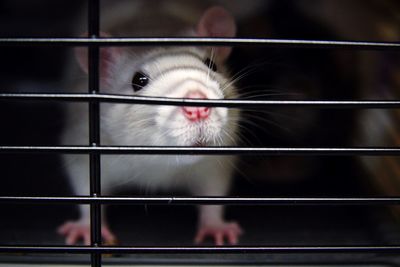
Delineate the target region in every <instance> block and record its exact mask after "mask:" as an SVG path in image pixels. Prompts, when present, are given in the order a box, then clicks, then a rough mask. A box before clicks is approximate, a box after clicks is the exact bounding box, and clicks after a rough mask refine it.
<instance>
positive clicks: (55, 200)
mask: <svg viewBox="0 0 400 267" xmlns="http://www.w3.org/2000/svg"><path fill="white" fill-rule="evenodd" d="M88 6H89V13H88V27H89V37H88V38H0V46H16V45H27V46H37V45H39V46H40V45H51V46H57V45H61V46H86V47H88V48H89V58H88V59H89V86H88V87H89V92H88V94H26V93H24V94H12V93H8V94H7V93H3V94H0V100H10V99H13V100H38V101H80V102H87V103H88V104H89V110H90V111H89V118H90V119H89V121H90V137H89V139H90V141H89V145H88V146H79V147H78V146H56V147H55V146H52V147H43V146H0V153H79V154H89V155H90V183H91V187H90V196H86V197H12V196H11V197H0V204H4V203H17V204H21V203H34V204H42V203H46V204H60V203H61V204H62V203H69V204H89V205H90V206H91V234H92V242H91V246H89V247H82V246H78V247H70V246H1V245H0V252H13V253H14V252H27V253H90V254H91V265H92V266H101V255H102V254H103V253H292V252H294V253H338V252H345V253H350V252H352V253H366V252H373V253H397V254H399V253H400V246H336V247H332V246H325V247H324V246H318V247H315V246H300V247H272V246H271V247H262V246H258V247H104V246H102V245H101V220H100V219H101V214H100V212H101V205H102V204H134V205H139V204H157V205H198V204H221V205H400V197H382V198H233V197H129V198H128V197H126V198H124V197H103V196H101V194H100V193H101V188H100V178H101V177H100V176H101V173H100V155H101V154H203V155H211V154H223V155H225V154H226V155H228V154H240V155H246V154H263V155H374V156H381V155H393V156H399V155H400V148H239V147H194V148H192V147H104V146H101V145H100V131H99V127H100V125H99V123H100V122H99V121H100V120H99V104H100V102H112V103H141V104H153V105H187V104H191V105H193V106H200V105H202V106H219V107H232V108H234V107H250V108H258V107H268V106H273V107H274V106H281V107H294V106H296V107H298V106H302V107H307V108H355V109H359V108H383V109H389V108H399V107H400V101H375V100H372V101H371V100H364V101H361V100H360V101H297V100H296V101H282V100H278V101H274V100H236V99H228V100H198V99H170V98H158V97H140V96H122V95H106V94H101V93H99V48H100V47H101V46H145V45H180V46H189V45H190V46H192V45H203V46H206V45H211V44H212V45H221V46H223V45H230V46H263V47H283V48H310V49H311V48H312V49H315V48H319V49H338V48H340V49H361V50H385V51H393V50H395V51H399V50H400V44H399V43H391V42H354V41H327V40H288V39H279V40H277V39H254V38H246V39H245V38H102V37H100V36H99V19H100V14H99V0H88Z"/></svg>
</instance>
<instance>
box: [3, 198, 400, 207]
mask: <svg viewBox="0 0 400 267" xmlns="http://www.w3.org/2000/svg"><path fill="white" fill-rule="evenodd" d="M8 203H14V204H93V203H95V204H110V205H121V204H128V205H144V204H146V205H269V206H272V205H274V206H276V205H287V206H309V205H310V206H311V205H334V206H344V205H352V206H361V205H368V206H383V205H400V197H358V198H357V197H273V198H271V197H89V196H87V197H85V196H76V197H16V196H0V204H8Z"/></svg>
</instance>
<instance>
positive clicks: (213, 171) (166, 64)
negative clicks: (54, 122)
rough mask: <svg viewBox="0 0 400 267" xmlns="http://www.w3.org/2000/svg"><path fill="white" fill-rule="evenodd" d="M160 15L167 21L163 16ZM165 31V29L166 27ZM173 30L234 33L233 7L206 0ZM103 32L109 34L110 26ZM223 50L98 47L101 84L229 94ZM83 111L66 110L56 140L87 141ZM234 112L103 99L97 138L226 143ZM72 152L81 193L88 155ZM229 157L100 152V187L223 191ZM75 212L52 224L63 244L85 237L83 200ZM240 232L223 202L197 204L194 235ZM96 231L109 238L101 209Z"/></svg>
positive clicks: (114, 88)
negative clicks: (190, 21) (194, 18)
mask: <svg viewBox="0 0 400 267" xmlns="http://www.w3.org/2000/svg"><path fill="white" fill-rule="evenodd" d="M163 18H164V19H166V21H168V18H167V17H163ZM163 18H156V20H158V21H162V19H163ZM174 19H176V18H174ZM161 23H162V22H161ZM132 27H135V24H133V25H132ZM160 27H161V28H162V26H160ZM106 30H107V29H106ZM158 30H159V29H158ZM171 33H172V31H171V30H169V31H168V32H167V33H165V34H167V35H170V34H171ZM118 34H120V33H117V35H118ZM172 34H175V35H182V34H185V35H186V36H200V37H234V36H235V34H236V26H235V22H234V19H233V17H232V15H231V14H230V13H229V12H227V11H226V10H225V9H224V8H222V7H211V8H209V9H207V10H206V11H205V12H204V13H203V15H202V16H201V18H200V19H199V20H198V22H197V25H193V26H192V28H191V29H190V28H187V26H182V27H180V28H178V29H175V33H172ZM105 35H107V36H113V35H114V33H113V32H107V33H105ZM75 51H76V56H77V59H78V62H79V65H80V67H81V69H82V70H84V71H85V72H87V49H85V48H77V49H76V50H75ZM230 52H231V48H230V47H213V48H210V47H164V48H159V47H157V48H155V47H132V48H126V47H124V48H117V47H105V48H102V49H101V52H100V75H101V85H100V86H101V88H100V90H101V92H103V93H112V94H127V95H141V96H160V97H173V98H201V99H226V98H236V97H237V95H236V90H235V88H234V87H233V84H232V81H231V80H230V79H229V78H228V77H227V74H226V71H225V68H224V62H225V60H226V59H227V57H228V56H229V54H230ZM85 87H87V83H86V82H83V83H81V84H78V85H77V87H76V88H75V89H77V88H85ZM86 112H87V106H86V107H83V106H81V107H79V108H76V107H74V108H73V109H72V108H71V109H70V110H69V111H68V118H67V125H66V129H65V132H64V134H63V143H66V144H77V142H78V143H80V144H87V139H85V138H84V137H86V138H87V135H88V119H87V113H86ZM239 115H240V114H239V110H237V109H228V108H220V107H215V108H213V107H210V108H208V107H179V106H162V105H142V104H102V105H101V124H100V125H101V144H102V145H123V146H135V145H144V146H146V145H149V146H151V145H156V146H230V145H234V144H235V140H236V139H237V138H236V132H237V124H238V118H239ZM78 157H79V156H76V157H74V156H71V155H70V156H68V155H66V156H64V160H65V163H66V164H65V165H66V170H67V174H68V176H69V179H70V181H71V184H72V187H73V190H74V191H75V193H76V194H77V195H87V194H88V192H89V178H88V176H89V172H88V166H89V159H88V157H87V156H84V157H83V156H80V157H79V160H78V161H76V160H75V161H74V163H71V160H73V159H76V158H78ZM234 163H235V157H234V156H182V155H181V156H179V155H121V156H118V157H115V156H114V157H113V156H106V155H102V156H101V170H102V172H101V182H102V193H103V195H107V194H110V192H112V190H113V189H114V188H115V187H116V186H117V185H121V184H124V185H133V186H138V187H146V188H149V189H167V190H168V189H170V188H171V189H173V188H183V189H186V190H188V191H189V192H190V193H191V194H193V195H196V196H224V195H226V194H227V192H228V190H229V185H230V180H231V176H232V173H233V165H234ZM80 212H81V218H80V219H79V220H78V221H69V222H66V223H65V224H63V225H62V226H61V227H60V228H59V229H58V232H59V233H60V234H62V235H64V236H65V237H66V243H67V244H75V243H77V242H78V241H79V240H83V242H84V243H85V244H89V243H90V228H89V224H90V220H89V218H90V215H89V207H88V206H87V205H85V206H83V205H81V207H80ZM241 232H242V231H241V229H240V227H239V225H238V224H237V223H235V222H226V221H225V220H224V215H223V207H222V206H218V205H204V206H200V208H199V223H198V231H197V234H196V236H195V242H196V243H201V242H203V241H204V239H205V238H206V237H207V236H209V237H211V238H213V239H214V241H215V244H216V245H223V244H224V241H225V240H227V241H228V243H229V244H237V242H238V238H239V236H240V234H241ZM102 238H103V240H104V242H105V243H114V241H115V237H114V234H113V233H112V232H111V231H110V229H109V228H108V226H107V223H106V222H105V217H104V216H103V221H102Z"/></svg>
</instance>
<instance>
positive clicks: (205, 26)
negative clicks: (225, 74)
mask: <svg viewBox="0 0 400 267" xmlns="http://www.w3.org/2000/svg"><path fill="white" fill-rule="evenodd" d="M196 32H197V35H198V36H199V37H228V38H231V37H235V36H236V23H235V19H234V18H233V16H232V15H231V14H230V13H229V12H228V11H227V10H225V9H224V8H222V7H219V6H215V7H211V8H209V9H207V10H206V11H205V12H204V14H203V16H202V17H201V18H200V21H199V23H198V24H197V31H196ZM214 50H215V51H216V55H217V57H218V59H219V60H221V61H224V60H226V59H227V58H228V56H229V54H230V53H231V51H232V47H228V46H218V47H215V48H214Z"/></svg>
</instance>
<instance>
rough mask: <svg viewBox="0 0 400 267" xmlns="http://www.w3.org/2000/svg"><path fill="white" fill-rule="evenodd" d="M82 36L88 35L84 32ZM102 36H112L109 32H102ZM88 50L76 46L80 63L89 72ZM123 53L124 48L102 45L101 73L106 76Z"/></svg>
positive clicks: (76, 54) (76, 55)
mask: <svg viewBox="0 0 400 267" xmlns="http://www.w3.org/2000/svg"><path fill="white" fill-rule="evenodd" d="M82 36H85V37H86V36H87V34H83V35H82ZM100 36H101V37H110V35H109V34H107V33H103V32H102V33H101V34H100ZM88 52H89V49H88V48H87V47H76V48H75V57H76V59H77V61H78V63H79V66H80V67H81V69H82V70H83V71H84V72H85V73H88V65H89V64H88ZM121 54H122V48H120V47H102V48H100V75H102V76H104V75H107V74H108V73H109V70H110V66H111V65H112V64H113V63H114V62H115V61H116V60H117V59H118V57H119V56H120V55H121Z"/></svg>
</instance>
